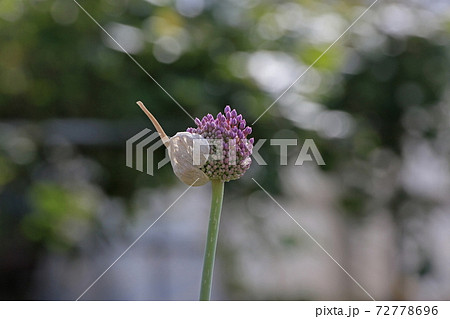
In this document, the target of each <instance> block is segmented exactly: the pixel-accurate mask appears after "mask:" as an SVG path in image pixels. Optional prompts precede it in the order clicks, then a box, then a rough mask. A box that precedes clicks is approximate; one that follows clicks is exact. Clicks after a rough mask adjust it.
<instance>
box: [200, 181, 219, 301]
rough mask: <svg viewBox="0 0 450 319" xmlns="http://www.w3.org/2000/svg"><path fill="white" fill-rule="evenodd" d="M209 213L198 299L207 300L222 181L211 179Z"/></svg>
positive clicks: (217, 227) (209, 290)
mask: <svg viewBox="0 0 450 319" xmlns="http://www.w3.org/2000/svg"><path fill="white" fill-rule="evenodd" d="M211 185H212V198H211V214H210V216H209V226H208V237H207V240H206V249H205V260H204V262H203V274H202V286H201V290H200V300H209V299H210V296H211V285H212V277H213V270H214V260H215V258H216V247H217V237H218V235H219V223H220V212H221V211H222V202H223V189H224V183H223V182H222V181H221V180H212V181H211Z"/></svg>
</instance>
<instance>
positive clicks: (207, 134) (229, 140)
mask: <svg viewBox="0 0 450 319" xmlns="http://www.w3.org/2000/svg"><path fill="white" fill-rule="evenodd" d="M195 124H197V128H188V129H187V132H189V133H197V134H200V135H201V136H203V137H204V138H206V139H208V140H209V141H211V142H210V145H211V146H212V147H211V148H210V158H209V159H208V161H207V162H206V164H205V165H204V166H203V167H202V168H201V170H202V171H203V172H204V173H205V174H206V175H207V176H208V177H209V178H210V179H220V180H222V181H224V182H229V181H231V180H234V179H238V178H240V177H241V176H242V175H244V173H245V172H246V171H247V169H248V168H249V167H250V164H251V163H252V160H251V158H250V155H251V154H252V149H253V143H254V139H253V138H250V139H247V136H248V135H249V134H250V133H251V132H252V128H251V127H250V126H246V122H245V120H244V119H243V117H242V115H241V114H237V112H236V110H234V109H233V110H231V108H230V106H228V105H227V106H226V107H225V110H224V114H222V113H219V114H217V117H216V118H214V117H213V116H212V115H211V114H208V115H206V116H204V117H203V118H202V119H201V120H199V119H198V118H196V119H195ZM217 142H219V143H221V144H222V145H221V146H222V147H218V145H217ZM219 146H220V144H219Z"/></svg>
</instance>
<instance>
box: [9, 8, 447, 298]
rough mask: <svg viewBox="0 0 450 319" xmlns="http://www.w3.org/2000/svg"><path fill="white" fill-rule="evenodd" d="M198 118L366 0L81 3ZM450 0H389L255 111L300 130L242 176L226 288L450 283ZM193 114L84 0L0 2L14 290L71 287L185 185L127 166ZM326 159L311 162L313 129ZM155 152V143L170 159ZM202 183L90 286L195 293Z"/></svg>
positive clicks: (284, 62) (116, 294) (224, 258)
mask: <svg viewBox="0 0 450 319" xmlns="http://www.w3.org/2000/svg"><path fill="white" fill-rule="evenodd" d="M79 3H80V5H82V6H83V7H84V8H85V10H86V11H87V12H89V14H91V15H92V17H93V18H94V19H96V20H97V21H98V23H99V24H100V25H102V27H104V28H105V30H106V31H107V32H108V33H109V34H110V35H111V36H112V37H113V38H114V39H115V40H117V42H118V43H120V45H121V46H122V47H123V48H124V49H125V50H127V52H129V53H130V54H131V55H132V56H133V57H134V58H135V59H136V60H137V61H138V62H139V63H140V64H141V65H142V67H143V68H144V69H145V70H146V71H148V73H149V74H151V76H153V77H154V79H156V80H157V81H158V82H159V83H160V85H161V86H162V87H164V89H165V90H167V92H169V93H170V94H171V95H172V96H173V98H174V99H175V100H177V101H178V102H179V103H180V104H181V105H182V106H183V107H184V108H185V109H186V110H187V111H188V112H189V113H190V114H192V115H193V116H194V117H201V116H203V115H205V114H207V113H212V114H216V113H217V112H219V111H221V110H223V107H224V106H225V105H227V104H229V105H231V106H232V107H235V108H237V109H238V111H239V112H240V113H242V114H243V115H244V117H245V118H246V119H247V122H248V123H252V122H253V121H254V120H256V119H257V118H258V117H259V116H260V115H261V113H262V112H264V110H265V109H266V108H267V107H268V106H269V105H271V104H272V103H273V102H274V101H275V100H276V99H277V98H278V97H279V96H280V95H281V93H282V92H283V91H284V90H285V89H286V88H287V87H289V85H290V84H291V83H292V82H294V81H295V79H296V78H297V77H298V76H299V75H300V74H301V73H302V72H303V71H305V70H306V68H307V67H308V66H309V65H310V64H311V63H313V62H314V60H316V58H317V57H318V56H320V54H321V53H322V52H323V51H324V50H325V49H327V47H328V46H329V45H330V44H331V43H333V41H335V40H336V39H337V38H338V37H339V36H340V35H341V34H342V33H343V32H344V31H345V30H346V28H347V27H348V26H349V25H350V24H351V23H352V22H353V21H354V20H355V19H356V18H357V17H358V16H359V15H360V14H361V13H362V12H363V11H364V10H365V9H366V8H367V7H368V6H369V5H370V4H371V2H368V1H359V0H353V1H331V0H329V1H312V0H311V1H310V0H303V1H302V0H298V1H276V2H273V1H265V0H223V1H219V0H96V1H87V0H79ZM449 32H450V4H449V3H448V1H444V0H435V1H432V2H424V1H419V0H417V1H406V0H403V1H400V0H399V1H388V0H380V1H379V2H378V3H377V4H376V5H375V6H374V7H373V8H372V9H371V10H369V11H368V12H367V13H366V14H365V15H364V16H363V17H362V18H361V20H360V21H359V22H358V23H357V24H355V25H354V27H353V28H351V29H350V31H348V33H346V34H345V35H344V36H343V37H342V38H341V39H340V40H339V41H338V42H337V43H336V44H335V45H334V46H333V47H332V48H331V49H330V50H329V51H328V52H327V54H325V55H324V56H323V57H322V58H321V59H320V60H319V61H318V62H317V63H316V64H315V65H314V67H313V68H311V69H310V70H309V71H308V72H307V73H306V74H305V75H304V76H303V77H302V78H301V79H300V80H299V81H298V82H297V83H296V84H295V85H294V86H293V87H292V88H291V89H290V90H289V91H288V92H287V93H286V94H285V95H283V97H282V98H281V99H280V100H278V102H277V103H276V104H275V105H274V106H273V107H272V108H271V109H270V111H269V112H268V113H266V114H265V115H264V116H263V117H261V119H260V120H259V121H258V122H257V123H256V124H255V125H254V126H253V136H254V137H255V139H256V140H259V139H267V140H268V139H271V138H298V139H299V143H298V145H297V146H290V147H289V152H288V155H289V159H288V165H280V159H279V152H280V149H279V147H276V146H271V145H270V143H269V141H267V142H266V143H264V144H263V146H262V147H261V149H260V151H259V153H260V154H261V156H262V157H263V158H264V160H265V161H266V162H267V165H265V166H260V165H257V163H255V162H254V163H253V165H252V167H251V169H250V170H249V171H248V172H247V174H246V175H245V176H244V177H243V178H242V179H240V180H239V181H234V182H231V183H228V184H227V185H226V190H225V203H224V210H223V215H222V225H221V233H220V236H219V247H218V262H217V266H216V272H215V279H214V280H215V282H214V291H213V299H224V300H286V299H287V300H326V299H334V300H354V299H364V300H365V299H368V296H367V295H366V294H365V293H364V291H362V290H361V289H360V288H359V287H358V286H357V285H356V284H355V283H354V282H353V281H352V280H351V279H350V278H349V277H348V276H347V275H346V274H345V273H344V272H342V270H341V269H340V268H339V267H338V266H337V265H336V264H335V263H334V262H333V261H332V260H331V259H330V258H329V257H328V256H326V254H325V253H324V252H323V251H322V250H321V249H320V248H319V247H317V246H316V245H315V244H314V242H313V241H311V239H310V238H309V237H308V236H306V235H305V233H303V232H302V230H301V229H300V228H298V227H297V225H295V223H294V222H293V221H292V220H291V219H290V218H289V217H288V216H286V214H285V213H284V212H283V211H282V210H280V209H279V207H278V206H277V205H276V204H274V203H273V202H272V201H271V200H270V198H268V197H267V195H266V194H265V193H264V192H262V191H261V189H260V188H259V187H258V186H257V185H256V184H255V183H254V182H253V181H252V178H255V180H257V181H258V182H259V183H260V184H261V185H263V187H264V188H265V189H267V190H268V191H269V192H270V193H271V194H272V195H273V196H275V198H277V200H279V202H280V203H281V204H282V205H283V206H284V207H285V208H286V209H287V211H289V212H290V213H291V214H292V215H293V217H294V218H296V219H297V221H298V222H299V223H300V224H302V226H304V227H305V229H307V230H308V231H309V232H310V233H311V235H312V236H314V237H315V238H316V239H317V241H318V242H320V243H321V244H322V245H323V246H324V247H325V249H327V251H328V252H329V253H330V254H331V255H332V256H333V257H334V258H335V259H336V260H337V261H338V262H339V263H340V264H341V265H342V266H343V267H344V268H345V269H346V270H347V271H348V272H349V273H350V274H352V276H353V277H355V279H356V280H358V282H359V283H360V284H361V285H362V286H363V287H364V288H365V289H366V290H367V291H368V292H370V294H371V295H372V296H373V297H374V298H375V299H377V300H390V299H395V300H403V299H443V300H445V299H447V300H448V299H449V298H450V270H449V269H450V268H449V265H450V249H449V243H450V231H449V229H450V201H449V199H450V196H449V193H450V192H449V191H450V167H449V158H450V156H449V155H450V143H449V140H450V125H449V124H450V107H449V100H450V36H449ZM137 100H142V101H143V102H144V103H145V104H146V105H147V107H148V108H149V109H150V110H151V111H152V112H153V113H154V114H155V116H156V117H157V118H158V120H159V121H160V123H161V124H162V125H163V127H164V128H165V130H166V132H167V133H168V134H169V135H174V134H175V133H176V132H177V131H184V130H185V129H186V128H187V127H189V126H193V125H194V123H193V122H192V120H191V119H190V118H189V116H188V115H186V114H185V113H184V112H183V111H182V110H181V109H180V108H179V107H178V106H177V104H176V103H175V102H174V101H173V100H172V99H171V98H170V97H169V96H168V95H166V93H165V92H164V91H163V90H162V89H161V88H160V87H158V86H157V85H156V84H155V83H154V81H153V80H152V79H151V78H149V77H148V76H147V75H146V74H145V72H143V70H141V69H140V68H139V67H138V66H137V65H136V64H135V63H134V62H133V61H132V60H131V59H130V58H129V57H128V56H127V55H126V54H125V53H124V52H122V50H121V49H120V48H119V47H118V46H117V45H116V44H115V43H114V42H113V41H112V40H111V39H110V38H109V37H108V36H107V35H106V34H105V32H103V31H102V30H101V29H100V28H99V26H98V25H96V24H95V23H94V22H93V21H92V20H91V19H90V18H89V17H88V16H87V15H86V14H85V12H83V11H82V10H81V9H80V8H79V7H78V6H77V5H76V3H75V2H74V1H72V0H0V298H1V299H3V300H29V299H31V300H42V299H49V300H74V299H76V298H78V296H79V295H80V294H81V293H82V292H83V291H84V290H85V289H86V288H87V287H88V286H89V285H90V284H91V283H92V282H93V281H94V280H95V279H96V278H97V277H98V276H99V275H100V274H101V273H102V272H103V271H104V270H105V269H106V268H107V267H108V266H109V265H111V263H112V262H113V261H114V260H115V259H116V258H117V257H118V256H119V255H120V254H121V253H122V252H123V251H124V250H125V249H126V248H127V247H128V245H129V244H131V243H132V242H133V241H134V240H135V239H136V237H138V236H139V235H140V234H141V233H142V232H143V231H144V230H145V229H146V228H147V227H148V226H149V225H150V224H151V223H152V222H153V221H154V220H155V219H156V218H157V217H158V216H159V215H160V214H161V213H162V212H163V211H164V210H165V209H166V208H167V207H169V205H170V204H171V203H172V202H173V201H174V200H175V199H176V198H177V197H178V196H179V195H180V194H181V193H182V192H183V191H184V190H185V189H186V186H185V185H183V184H181V182H179V181H178V180H177V179H176V178H175V177H174V175H173V172H172V170H171V167H170V165H166V166H164V167H163V168H161V169H159V170H157V171H156V172H155V174H154V176H150V175H147V174H145V173H142V172H139V171H137V170H134V169H132V168H129V167H126V165H125V142H126V140H127V139H128V138H130V137H132V136H133V135H134V134H136V133H138V132H139V131H141V130H142V129H144V128H151V129H153V127H152V125H151V123H150V122H149V121H148V120H147V119H146V117H145V115H144V114H143V113H142V112H141V111H140V110H139V108H138V107H137V106H136V104H135V102H136V101H137ZM307 138H309V139H314V141H315V143H316V145H317V147H318V149H319V151H320V152H321V154H322V156H323V158H324V160H325V162H326V165H325V166H317V165H315V164H314V163H306V164H304V165H302V166H295V165H294V162H295V159H296V158H297V156H298V154H299V152H300V148H301V144H302V142H303V140H304V139H307ZM163 157H164V150H163V149H162V148H160V149H158V151H157V154H156V158H157V159H158V160H161V159H163ZM209 192H210V190H209V185H208V186H204V187H200V188H194V189H191V190H190V191H189V192H188V193H187V194H186V195H185V196H183V197H182V198H181V199H180V200H179V201H178V202H177V203H176V204H175V205H174V206H173V207H172V208H171V209H170V210H169V211H168V212H167V215H165V216H164V217H163V218H161V220H159V221H158V223H156V224H155V226H154V227H153V228H152V229H150V231H149V232H148V233H147V234H146V235H145V236H144V237H143V238H142V239H141V240H140V241H139V242H138V243H137V244H136V245H135V246H134V247H133V248H132V249H131V250H130V251H129V252H128V253H127V254H126V255H125V256H124V257H123V258H122V259H120V260H119V261H118V262H117V263H116V264H115V265H114V266H113V267H112V268H111V269H110V270H109V271H108V273H106V274H105V276H104V277H102V278H101V279H100V280H99V281H98V283H97V284H96V285H95V286H93V287H92V289H90V290H89V291H88V292H87V293H86V294H85V295H84V296H83V298H82V299H87V300H196V299H197V296H198V292H199V286H200V275H201V265H202V258H203V248H204V240H205V237H206V227H207V219H208V210H209V200H210V197H209V196H210V193H209Z"/></svg>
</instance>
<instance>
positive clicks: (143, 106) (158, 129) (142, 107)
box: [136, 101, 170, 147]
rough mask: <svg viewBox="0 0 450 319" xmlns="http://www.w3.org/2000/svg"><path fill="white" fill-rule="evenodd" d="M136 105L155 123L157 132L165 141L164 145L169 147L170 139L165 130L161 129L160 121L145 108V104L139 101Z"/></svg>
mask: <svg viewBox="0 0 450 319" xmlns="http://www.w3.org/2000/svg"><path fill="white" fill-rule="evenodd" d="M136 104H137V105H139V107H140V108H141V110H142V111H144V113H145V115H147V117H148V118H149V119H150V121H151V122H152V123H153V125H154V126H155V128H156V130H157V131H158V134H159V136H160V137H161V140H162V141H163V143H164V145H165V146H166V147H169V140H170V139H169V137H168V136H167V134H166V132H164V130H163V128H162V127H161V125H160V124H159V122H158V120H157V119H156V118H155V117H154V116H153V114H152V113H150V111H149V110H147V108H146V107H145V105H144V103H142V102H141V101H137V102H136Z"/></svg>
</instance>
